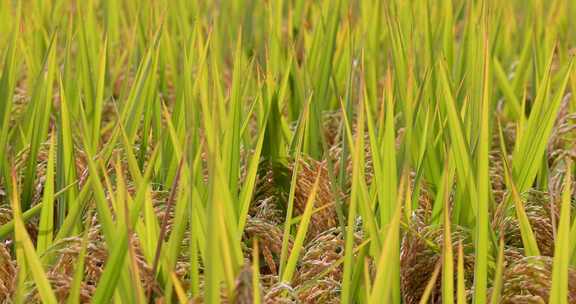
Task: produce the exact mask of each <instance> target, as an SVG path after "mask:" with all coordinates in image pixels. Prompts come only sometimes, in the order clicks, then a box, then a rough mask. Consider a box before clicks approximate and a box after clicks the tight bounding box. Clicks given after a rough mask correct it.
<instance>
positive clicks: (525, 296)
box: [500, 257, 576, 304]
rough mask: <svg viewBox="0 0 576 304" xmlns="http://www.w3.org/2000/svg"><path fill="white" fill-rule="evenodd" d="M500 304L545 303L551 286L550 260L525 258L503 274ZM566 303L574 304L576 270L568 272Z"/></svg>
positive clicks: (575, 298)
mask: <svg viewBox="0 0 576 304" xmlns="http://www.w3.org/2000/svg"><path fill="white" fill-rule="evenodd" d="M503 282H504V286H503V290H502V298H501V301H500V303H502V304H520V303H526V304H536V303H547V301H548V299H549V297H550V287H551V285H552V258H550V257H527V258H524V259H521V260H519V261H517V262H516V263H515V264H513V265H511V266H510V267H508V268H507V269H506V271H505V273H504V278H503ZM568 303H576V270H574V269H573V268H572V267H570V269H569V272H568Z"/></svg>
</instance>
